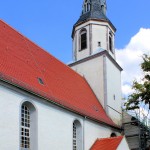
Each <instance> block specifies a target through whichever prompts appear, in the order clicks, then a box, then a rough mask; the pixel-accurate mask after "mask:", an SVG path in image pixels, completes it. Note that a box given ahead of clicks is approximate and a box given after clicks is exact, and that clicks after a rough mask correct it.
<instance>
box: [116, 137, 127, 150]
mask: <svg viewBox="0 0 150 150" xmlns="http://www.w3.org/2000/svg"><path fill="white" fill-rule="evenodd" d="M117 150H130V148H129V146H128V143H127V141H126V139H125V137H124V138H123V139H122V141H121V143H120V144H119V146H118V148H117Z"/></svg>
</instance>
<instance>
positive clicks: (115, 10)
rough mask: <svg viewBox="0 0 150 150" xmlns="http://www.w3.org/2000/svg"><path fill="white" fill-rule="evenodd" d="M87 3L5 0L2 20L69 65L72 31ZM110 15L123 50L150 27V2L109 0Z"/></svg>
mask: <svg viewBox="0 0 150 150" xmlns="http://www.w3.org/2000/svg"><path fill="white" fill-rule="evenodd" d="M82 3H83V0H74V1H73V0H64V1H62V0H57V1H52V0H21V1H20V0H13V1H11V0H4V1H2V0H1V5H0V18H1V19H2V20H4V21H5V22H7V23H8V24H10V25H11V26H13V27H14V28H15V29H17V30H18V31H19V32H21V33H22V34H24V35H25V36H27V37H28V38H29V39H31V40H32V41H34V42H35V43H37V44H38V45H40V46H41V47H43V48H44V49H46V50H47V51H49V52H50V53H51V54H52V55H54V56H55V57H57V58H58V59H60V60H62V61H63V62H65V63H67V62H69V61H71V59H72V40H71V31H72V26H73V24H74V23H75V22H76V21H77V19H78V18H79V16H80V13H81V6H82ZM107 5H108V9H107V16H108V17H109V19H110V20H111V21H112V23H113V24H114V25H115V26H116V28H117V33H116V47H117V48H123V47H124V46H125V45H126V44H128V42H129V41H130V38H131V37H132V36H133V35H135V34H136V33H137V32H138V31H139V29H140V28H141V27H144V28H149V27H150V19H149V18H150V16H149V14H150V12H149V11H150V9H149V6H150V0H138V1H137V0H107Z"/></svg>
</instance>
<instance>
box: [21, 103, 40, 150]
mask: <svg viewBox="0 0 150 150" xmlns="http://www.w3.org/2000/svg"><path fill="white" fill-rule="evenodd" d="M36 118H37V116H36V109H35V107H34V106H33V104H31V103H30V102H25V103H23V104H22V106H21V139H20V142H21V150H29V149H32V150H37V140H36V139H37V127H36Z"/></svg>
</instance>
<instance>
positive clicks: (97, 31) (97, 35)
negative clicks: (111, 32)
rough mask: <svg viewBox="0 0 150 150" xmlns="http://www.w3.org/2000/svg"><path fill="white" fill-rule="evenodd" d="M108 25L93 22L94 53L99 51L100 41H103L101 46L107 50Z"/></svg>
mask: <svg viewBox="0 0 150 150" xmlns="http://www.w3.org/2000/svg"><path fill="white" fill-rule="evenodd" d="M107 37H108V36H107V26H104V25H98V24H93V25H92V53H94V52H95V51H97V49H98V42H101V48H103V49H104V50H107V49H108V48H107V47H108V45H107V44H108V41H107Z"/></svg>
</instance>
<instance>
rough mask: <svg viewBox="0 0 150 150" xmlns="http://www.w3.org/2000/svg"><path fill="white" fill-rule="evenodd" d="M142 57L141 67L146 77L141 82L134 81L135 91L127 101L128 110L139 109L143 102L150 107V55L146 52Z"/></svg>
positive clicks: (133, 87)
mask: <svg viewBox="0 0 150 150" xmlns="http://www.w3.org/2000/svg"><path fill="white" fill-rule="evenodd" d="M142 58H143V62H142V64H141V69H142V70H143V73H144V77H143V79H142V80H141V81H140V82H138V81H136V80H135V81H133V85H132V89H134V92H133V93H132V94H131V95H129V97H128V100H127V102H126V103H125V107H126V110H135V109H138V108H139V107H140V104H142V103H144V104H145V105H148V106H149V109H150V56H149V55H146V54H145V55H143V57H142Z"/></svg>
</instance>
